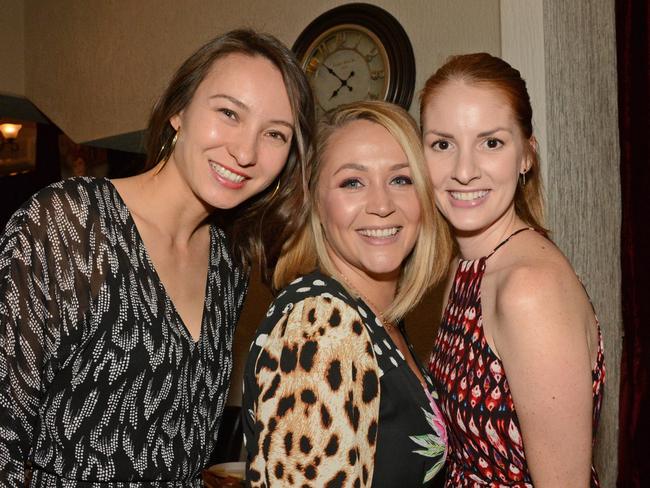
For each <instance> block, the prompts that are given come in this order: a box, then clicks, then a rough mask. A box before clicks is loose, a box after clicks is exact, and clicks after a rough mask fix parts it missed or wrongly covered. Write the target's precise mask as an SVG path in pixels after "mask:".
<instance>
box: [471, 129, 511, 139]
mask: <svg viewBox="0 0 650 488" xmlns="http://www.w3.org/2000/svg"><path fill="white" fill-rule="evenodd" d="M499 131H505V132H509V133H512V131H511V130H510V129H506V128H505V127H497V128H496V129H492V130H486V131H485V132H481V133H480V134H479V135H478V137H487V136H491V135H492V134H494V133H496V132H499Z"/></svg>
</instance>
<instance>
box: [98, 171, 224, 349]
mask: <svg viewBox="0 0 650 488" xmlns="http://www.w3.org/2000/svg"><path fill="white" fill-rule="evenodd" d="M104 181H106V182H107V183H108V184H109V185H110V187H111V188H112V191H113V192H114V193H115V195H116V197H117V199H118V200H119V202H120V204H121V205H122V206H123V207H124V209H125V210H126V222H125V224H126V225H129V226H131V227H132V228H133V232H134V235H135V236H136V238H137V240H138V241H139V243H140V245H141V246H142V250H143V253H144V257H145V259H146V260H147V264H148V265H149V267H150V268H151V272H152V274H153V275H154V277H155V279H156V282H157V283H158V285H159V286H160V288H161V290H162V292H163V294H164V295H165V298H166V300H167V302H168V303H169V305H170V306H171V309H172V312H173V315H174V316H175V317H176V323H177V324H179V326H178V330H179V331H180V332H181V334H183V335H185V336H186V338H187V339H188V340H189V341H190V342H191V343H192V345H193V346H195V347H196V346H198V345H199V343H200V342H201V340H202V338H203V336H204V327H203V326H204V324H205V320H206V303H207V299H208V293H209V286H208V284H209V283H210V274H211V269H212V257H213V256H212V253H213V245H214V228H213V225H210V230H209V234H210V242H209V250H208V272H207V274H206V281H205V287H204V295H203V307H202V311H201V326H200V329H199V335H198V336H197V337H196V338H194V336H193V335H192V333H191V332H190V330H189V329H188V327H187V325H186V324H185V321H184V320H183V317H182V316H181V314H180V313H179V312H178V309H177V308H176V305H175V304H174V300H172V297H171V296H170V295H169V293H168V292H167V288H166V287H165V283H163V280H162V278H161V277H160V275H159V274H158V270H157V269H156V266H155V265H154V262H153V260H152V259H151V256H150V255H149V250H148V249H147V245H146V244H145V242H144V239H143V238H142V234H140V229H138V226H137V224H136V223H135V219H134V218H133V214H132V213H131V210H130V209H129V207H128V205H127V204H126V202H125V201H124V199H123V198H122V195H121V194H120V192H119V190H118V189H117V187H116V186H115V185H114V184H113V182H112V181H111V180H109V179H108V178H104Z"/></svg>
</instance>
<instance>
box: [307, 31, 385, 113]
mask: <svg viewBox="0 0 650 488" xmlns="http://www.w3.org/2000/svg"><path fill="white" fill-rule="evenodd" d="M303 69H304V70H305V72H306V73H307V77H308V78H309V80H310V82H311V85H312V88H313V91H314V96H315V98H316V106H317V111H318V112H319V114H322V113H323V112H325V111H327V110H330V109H332V108H334V107H336V106H338V105H342V104H344V103H350V102H355V101H358V100H384V99H385V98H386V94H387V91H388V86H389V83H390V66H389V63H388V56H387V54H386V50H385V49H384V47H383V44H382V43H381V42H380V41H379V39H378V38H377V36H375V35H374V34H373V33H372V32H371V31H370V30H368V29H366V28H364V27H362V26H359V25H353V24H347V25H338V26H336V27H333V28H331V29H329V30H327V31H325V32H323V34H321V35H320V36H318V37H317V38H316V39H315V40H314V41H313V42H312V43H311V45H310V46H309V47H308V48H307V50H306V51H305V57H304V60H303Z"/></svg>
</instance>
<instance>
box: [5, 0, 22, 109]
mask: <svg viewBox="0 0 650 488" xmlns="http://www.w3.org/2000/svg"><path fill="white" fill-rule="evenodd" d="M0 94H3V95H13V96H24V95H25V9H24V1H23V0H0Z"/></svg>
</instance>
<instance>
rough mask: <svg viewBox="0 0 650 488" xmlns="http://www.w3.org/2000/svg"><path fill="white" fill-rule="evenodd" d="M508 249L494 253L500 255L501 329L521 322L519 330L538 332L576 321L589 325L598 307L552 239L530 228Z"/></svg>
mask: <svg viewBox="0 0 650 488" xmlns="http://www.w3.org/2000/svg"><path fill="white" fill-rule="evenodd" d="M504 250H505V249H504ZM507 251H508V252H507V253H505V252H504V253H502V254H501V255H498V254H497V255H495V256H494V257H495V258H497V257H498V259H496V260H495V263H494V264H495V270H494V273H495V288H494V291H495V311H496V314H497V325H498V329H499V331H500V332H504V331H505V330H504V329H509V328H511V327H516V329H517V333H526V331H527V329H529V328H531V329H534V332H535V334H536V335H537V334H539V333H541V332H543V331H548V332H551V331H552V330H553V329H559V330H561V329H565V328H567V327H575V325H576V324H584V326H585V327H588V324H589V323H590V322H591V321H593V311H592V309H591V305H590V303H589V299H588V297H587V294H586V292H585V290H584V288H583V287H582V285H581V284H580V281H579V280H578V278H577V276H576V274H575V271H574V270H573V268H572V267H571V264H570V263H569V261H568V260H567V259H566V257H565V256H564V255H563V254H562V252H561V251H560V250H559V249H558V248H557V247H556V246H555V245H554V244H553V243H552V242H551V241H550V240H548V239H546V238H545V237H543V236H541V235H539V234H537V233H535V232H527V233H525V234H522V235H521V238H520V239H516V240H513V242H510V243H508V249H507ZM559 330H556V331H557V332H559ZM583 330H584V328H583ZM530 332H532V331H530Z"/></svg>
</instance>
